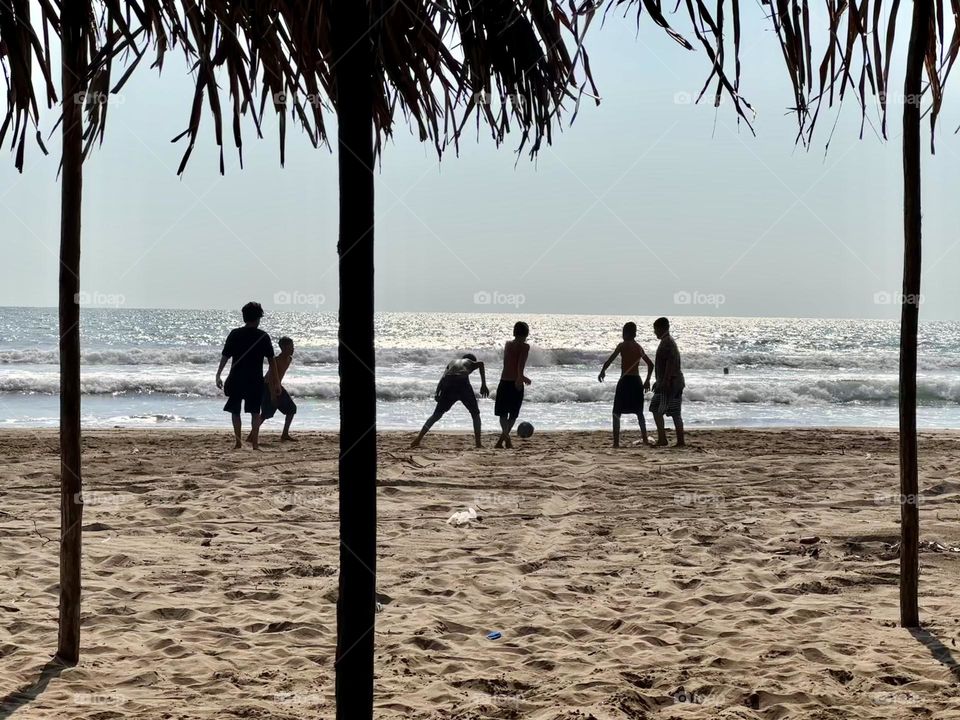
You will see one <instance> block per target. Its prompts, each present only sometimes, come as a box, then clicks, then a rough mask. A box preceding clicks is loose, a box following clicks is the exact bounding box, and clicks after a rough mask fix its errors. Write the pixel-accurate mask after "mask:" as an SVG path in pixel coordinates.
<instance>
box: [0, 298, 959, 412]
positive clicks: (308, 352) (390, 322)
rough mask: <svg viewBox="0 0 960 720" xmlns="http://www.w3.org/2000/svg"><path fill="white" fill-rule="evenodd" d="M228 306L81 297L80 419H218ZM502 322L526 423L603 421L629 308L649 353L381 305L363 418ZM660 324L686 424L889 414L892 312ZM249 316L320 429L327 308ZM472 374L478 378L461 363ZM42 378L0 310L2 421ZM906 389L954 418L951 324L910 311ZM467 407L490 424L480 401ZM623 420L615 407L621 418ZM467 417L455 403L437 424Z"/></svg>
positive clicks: (45, 328)
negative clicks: (609, 360)
mask: <svg viewBox="0 0 960 720" xmlns="http://www.w3.org/2000/svg"><path fill="white" fill-rule="evenodd" d="M239 315H240V313H239V311H219V310H139V309H107V308H84V309H83V311H82V321H81V342H82V347H83V369H82V386H83V393H84V398H83V422H84V425H85V426H86V427H116V426H119V427H182V428H191V427H213V426H216V427H226V426H227V424H228V418H227V417H226V415H225V413H224V412H223V411H222V406H223V402H224V400H223V398H222V396H221V395H220V393H219V391H218V390H217V388H216V385H215V383H214V376H215V373H216V369H217V362H218V359H219V355H220V349H221V347H222V343H223V340H224V338H225V337H226V334H227V332H228V331H229V330H230V329H231V328H233V327H235V326H237V325H239V324H240V318H239ZM518 319H524V320H526V321H527V322H528V323H529V324H530V329H531V335H530V343H531V346H532V347H531V351H530V359H529V361H528V369H527V375H528V376H529V377H530V378H531V380H532V381H533V384H532V385H531V386H530V387H528V388H527V395H526V398H527V402H526V403H525V404H524V408H523V412H522V415H521V419H525V420H529V421H531V422H533V423H534V425H535V426H536V427H537V428H539V429H596V428H607V427H609V425H610V411H611V406H612V402H613V392H614V388H615V385H616V378H617V374H618V372H619V361H617V363H616V364H614V366H613V367H612V368H611V371H610V373H609V375H608V379H607V382H605V383H602V384H601V383H599V382H597V373H598V372H599V369H600V365H601V364H602V362H603V361H604V359H605V358H606V357H607V356H608V355H609V353H610V352H611V351H612V349H613V348H614V347H615V346H616V344H617V343H618V342H619V341H620V329H621V327H622V325H623V323H624V322H626V321H627V320H634V321H636V322H637V324H638V326H639V327H640V333H639V335H638V338H637V339H638V341H639V342H640V343H641V344H642V345H643V346H644V347H645V349H646V350H647V352H648V353H650V354H651V356H652V354H653V352H654V351H655V350H656V345H657V340H656V339H655V338H654V336H653V330H652V321H653V318H650V317H627V316H612V315H609V316H608V315H523V316H520V315H513V314H510V315H507V314H481V313H381V314H379V315H378V316H377V395H378V398H379V404H378V413H379V420H378V422H379V427H380V428H382V429H404V430H414V429H416V428H419V426H420V425H421V424H422V422H423V420H424V419H425V418H426V417H427V416H428V415H429V414H430V412H431V411H432V409H433V401H432V396H433V392H434V389H435V387H436V384H437V380H438V378H439V376H440V374H441V372H442V371H443V368H444V366H445V365H446V363H447V362H448V361H449V360H450V359H452V358H454V357H458V356H459V355H460V354H461V353H463V352H473V353H476V354H477V355H478V357H479V358H480V359H481V360H483V361H484V362H485V363H486V364H487V367H488V372H489V378H488V383H489V385H490V387H491V389H494V388H495V387H496V384H497V380H498V377H499V372H500V348H501V347H502V345H503V342H504V341H505V340H507V339H508V338H509V336H510V333H511V330H512V327H513V323H514V322H515V321H516V320H518ZM672 324H673V327H672V334H673V336H674V338H675V339H676V341H677V344H678V345H679V347H680V351H681V353H682V356H683V367H684V374H685V376H686V382H687V388H686V390H685V393H684V400H685V402H684V418H685V421H686V423H687V425H688V426H691V427H697V426H700V427H704V426H743V427H757V426H764V427H775V426H840V425H843V426H861V427H891V428H892V427H896V424H897V357H898V324H897V322H895V321H885V320H824V319H790V318H716V317H674V318H672ZM261 327H262V328H263V329H264V330H266V331H267V332H268V333H270V335H271V337H273V339H274V341H276V339H277V338H279V337H280V336H281V335H289V336H290V337H292V338H293V339H294V342H295V343H296V354H295V356H294V363H293V365H292V367H291V369H290V371H289V372H288V376H287V378H286V380H285V382H284V385H285V386H286V387H287V389H288V390H289V391H290V393H291V395H293V396H294V398H295V399H296V401H297V403H298V405H299V413H298V416H297V420H296V422H295V424H294V428H296V427H301V428H311V429H320V430H332V429H335V428H336V427H337V422H338V412H339V411H338V405H337V395H338V376H337V365H336V359H337V349H336V337H337V327H336V316H335V315H333V314H328V313H311V312H301V313H296V312H272V311H271V312H268V313H267V316H266V317H265V318H264V321H263V323H262V325H261ZM724 368H729V374H724V372H723V370H724ZM473 381H474V385H475V387H477V389H479V377H478V376H477V374H476V373H475V374H474V376H473ZM57 385H58V365H57V317H56V310H55V309H52V308H0V410H2V412H3V421H2V424H3V425H4V426H8V427H10V426H13V427H48V426H56V425H57V423H58V399H57ZM648 398H649V395H648ZM919 398H920V400H919V403H920V409H919V411H918V422H919V424H920V426H921V427H924V428H960V402H958V401H960V323H957V322H936V323H923V324H921V328H920V377H919ZM480 407H481V411H482V413H483V415H484V419H485V424H486V426H487V427H488V428H493V427H494V426H495V423H494V417H493V401H492V400H489V401H481V405H480ZM649 421H650V418H649V415H648V422H649ZM272 422H273V424H274V425H277V426H278V427H279V424H278V421H276V420H274V421H272ZM632 426H633V423H631V422H630V421H629V420H627V422H626V427H627V428H628V429H629V428H630V427H632ZM266 427H267V429H269V428H270V427H271V425H270V424H269V423H268V424H267V426H266ZM469 427H470V417H469V415H468V414H467V413H466V411H465V410H463V408H462V407H460V406H456V407H455V408H454V409H453V410H452V411H451V412H450V413H448V414H447V416H446V417H444V419H443V420H442V421H441V422H440V423H439V424H438V425H437V429H467V428H469Z"/></svg>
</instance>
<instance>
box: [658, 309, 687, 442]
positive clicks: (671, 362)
mask: <svg viewBox="0 0 960 720" xmlns="http://www.w3.org/2000/svg"><path fill="white" fill-rule="evenodd" d="M653 332H654V334H655V335H656V336H657V338H658V339H659V340H660V345H659V346H658V347H657V355H656V358H655V359H654V361H653V364H654V367H655V368H656V371H657V382H656V383H654V385H653V398H651V400H650V412H652V413H653V420H654V422H655V423H656V424H657V443H656V444H657V445H658V446H661V447H662V446H665V445H666V444H667V431H666V430H665V429H664V421H663V416H664V415H669V416H670V417H671V418H673V427H674V429H675V430H676V432H677V447H683V446H684V444H685V442H684V437H683V418H682V417H680V408H681V405H682V401H683V388H684V387H685V386H686V381H685V380H684V379H683V370H681V368H680V350H679V348H677V343H676V342H674V340H673V338H672V337H671V336H670V321H669V320H667V319H666V318H665V317H662V318H657V319H656V320H655V321H654V323H653Z"/></svg>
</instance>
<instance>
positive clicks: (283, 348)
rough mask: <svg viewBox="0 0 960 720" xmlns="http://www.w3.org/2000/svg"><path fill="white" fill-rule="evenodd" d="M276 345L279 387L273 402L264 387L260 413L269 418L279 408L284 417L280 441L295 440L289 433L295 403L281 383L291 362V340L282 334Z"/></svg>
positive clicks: (268, 391) (295, 410)
mask: <svg viewBox="0 0 960 720" xmlns="http://www.w3.org/2000/svg"><path fill="white" fill-rule="evenodd" d="M277 345H279V346H280V354H279V355H277V358H276V366H277V386H278V387H279V388H280V392H279V394H278V395H277V401H276V402H274V401H273V399H272V398H271V397H270V390H269V388H266V387H265V388H264V389H263V395H262V397H261V398H260V408H261V409H260V415H261V416H262V418H263V420H269V419H270V418H272V417H273V416H274V415H276V413H277V410H279V411H280V414H282V415H283V416H284V418H285V419H284V423H283V433H282V434H281V435H280V442H296V438H295V437H291V435H290V424H291V423H292V422H293V416H294V415H296V414H297V404H296V403H295V402H294V401H293V398H291V397H290V393H288V392H287V389H286V388H285V387H284V386H283V384H282V383H283V376H284V375H286V373H287V369H288V368H289V367H290V363H291V362H293V340H291V339H290V338H288V337H287V336H286V335H284V336H283V337H282V338H280V339H279V340H277Z"/></svg>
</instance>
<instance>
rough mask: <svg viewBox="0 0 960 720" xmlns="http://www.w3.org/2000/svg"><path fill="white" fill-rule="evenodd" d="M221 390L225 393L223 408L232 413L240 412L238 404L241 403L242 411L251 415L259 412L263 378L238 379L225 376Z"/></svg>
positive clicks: (237, 413)
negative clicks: (225, 379) (225, 398)
mask: <svg viewBox="0 0 960 720" xmlns="http://www.w3.org/2000/svg"><path fill="white" fill-rule="evenodd" d="M223 391H224V392H225V393H226V395H227V403H226V405H224V406H223V409H224V410H225V411H226V412H228V413H232V414H233V415H239V414H240V404H241V403H243V411H244V412H248V413H250V414H251V415H256V414H257V413H259V412H260V402H261V399H262V395H263V378H259V379H257V378H252V379H245V380H238V379H237V378H233V377H229V376H228V377H227V382H226V383H224V385H223Z"/></svg>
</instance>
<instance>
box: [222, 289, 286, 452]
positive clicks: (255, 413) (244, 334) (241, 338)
mask: <svg viewBox="0 0 960 720" xmlns="http://www.w3.org/2000/svg"><path fill="white" fill-rule="evenodd" d="M241 312H242V313H243V326H242V327H238V328H234V329H233V330H231V331H230V334H229V335H227V340H226V342H224V344H223V352H222V353H221V357H220V367H218V368H217V387H218V388H220V389H222V390H223V391H224V393H225V394H226V396H227V403H226V405H224V406H223V409H224V410H225V411H226V412H228V413H230V415H231V417H232V419H233V434H234V436H235V438H236V441H237V442H236V445H234V448H235V449H240V448H241V447H243V444H242V443H241V441H240V437H241V430H242V427H241V425H242V423H241V420H240V410H241V406H242V409H243V411H244V412H248V413H250V415H251V418H250V420H251V425H252V429H251V431H250V435H249V436H248V437H247V440H248V441H249V442H250V444H251V445H253V449H254V450H259V449H260V444H259V436H260V423H261V422H262V421H263V420H262V418H261V416H260V402H261V398H262V396H263V389H264V378H263V361H264V360H266V361H267V363H268V366H269V371H268V372H269V374H268V375H267V387H268V388H269V392H270V396H271V398H273V400H274V402H276V398H277V388H278V387H279V383H278V382H277V379H276V378H277V366H276V363H275V362H274V358H273V343H272V342H271V341H270V336H269V335H267V333H265V332H264V331H263V330H261V329H260V318H262V317H263V308H262V307H261V306H260V303H258V302H248V303H247V304H246V305H244V306H243V309H242V311H241ZM228 360H233V362H232V364H231V365H230V373H229V374H228V375H227V382H226V383H224V382H223V380H221V379H220V375H221V374H222V373H223V368H224V367H226V365H227V361H228Z"/></svg>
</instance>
